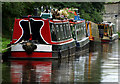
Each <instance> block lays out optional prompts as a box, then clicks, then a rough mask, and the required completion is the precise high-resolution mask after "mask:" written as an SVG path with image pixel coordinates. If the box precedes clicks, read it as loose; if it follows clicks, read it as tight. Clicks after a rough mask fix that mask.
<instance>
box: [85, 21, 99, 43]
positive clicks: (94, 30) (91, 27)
mask: <svg viewBox="0 0 120 84" xmlns="http://www.w3.org/2000/svg"><path fill="white" fill-rule="evenodd" d="M86 30H87V34H88V37H89V40H90V41H91V42H101V39H100V37H99V30H98V25H97V24H96V23H94V22H91V21H87V22H86Z"/></svg>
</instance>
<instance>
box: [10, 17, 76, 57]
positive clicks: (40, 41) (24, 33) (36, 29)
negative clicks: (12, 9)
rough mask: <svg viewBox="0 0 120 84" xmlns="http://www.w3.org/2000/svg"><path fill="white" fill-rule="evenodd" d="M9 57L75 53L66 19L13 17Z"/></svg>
mask: <svg viewBox="0 0 120 84" xmlns="http://www.w3.org/2000/svg"><path fill="white" fill-rule="evenodd" d="M10 44H11V45H13V46H12V47H11V57H10V58H18V59H19V58H64V57H67V56H70V55H73V54H74V53H75V46H76V45H75V40H74V39H73V38H72V32H71V29H70V24H69V21H68V20H51V19H42V18H41V17H39V16H26V17H23V18H21V19H15V22H14V29H13V35H12V41H11V43H10Z"/></svg>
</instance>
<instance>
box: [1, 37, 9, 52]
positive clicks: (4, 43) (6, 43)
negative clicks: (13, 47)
mask: <svg viewBox="0 0 120 84" xmlns="http://www.w3.org/2000/svg"><path fill="white" fill-rule="evenodd" d="M9 43H10V39H6V38H2V49H5V48H7V45H8V44H9ZM2 49H1V50H0V52H2V53H4V52H6V51H7V50H4V51H2Z"/></svg>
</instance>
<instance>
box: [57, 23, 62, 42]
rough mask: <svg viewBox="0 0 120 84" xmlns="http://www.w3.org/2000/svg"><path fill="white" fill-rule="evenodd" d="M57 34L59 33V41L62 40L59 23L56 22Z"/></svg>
mask: <svg viewBox="0 0 120 84" xmlns="http://www.w3.org/2000/svg"><path fill="white" fill-rule="evenodd" d="M56 34H57V41H60V40H61V32H60V26H59V24H56Z"/></svg>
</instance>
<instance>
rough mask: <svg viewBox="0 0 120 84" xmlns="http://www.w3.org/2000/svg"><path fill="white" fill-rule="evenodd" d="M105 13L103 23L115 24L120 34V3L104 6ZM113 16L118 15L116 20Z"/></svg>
mask: <svg viewBox="0 0 120 84" xmlns="http://www.w3.org/2000/svg"><path fill="white" fill-rule="evenodd" d="M104 6H105V13H104V14H103V21H109V22H112V23H115V24H116V27H117V31H119V32H120V3H112V4H105V5H104ZM115 15H118V16H117V18H116V17H115Z"/></svg>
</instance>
